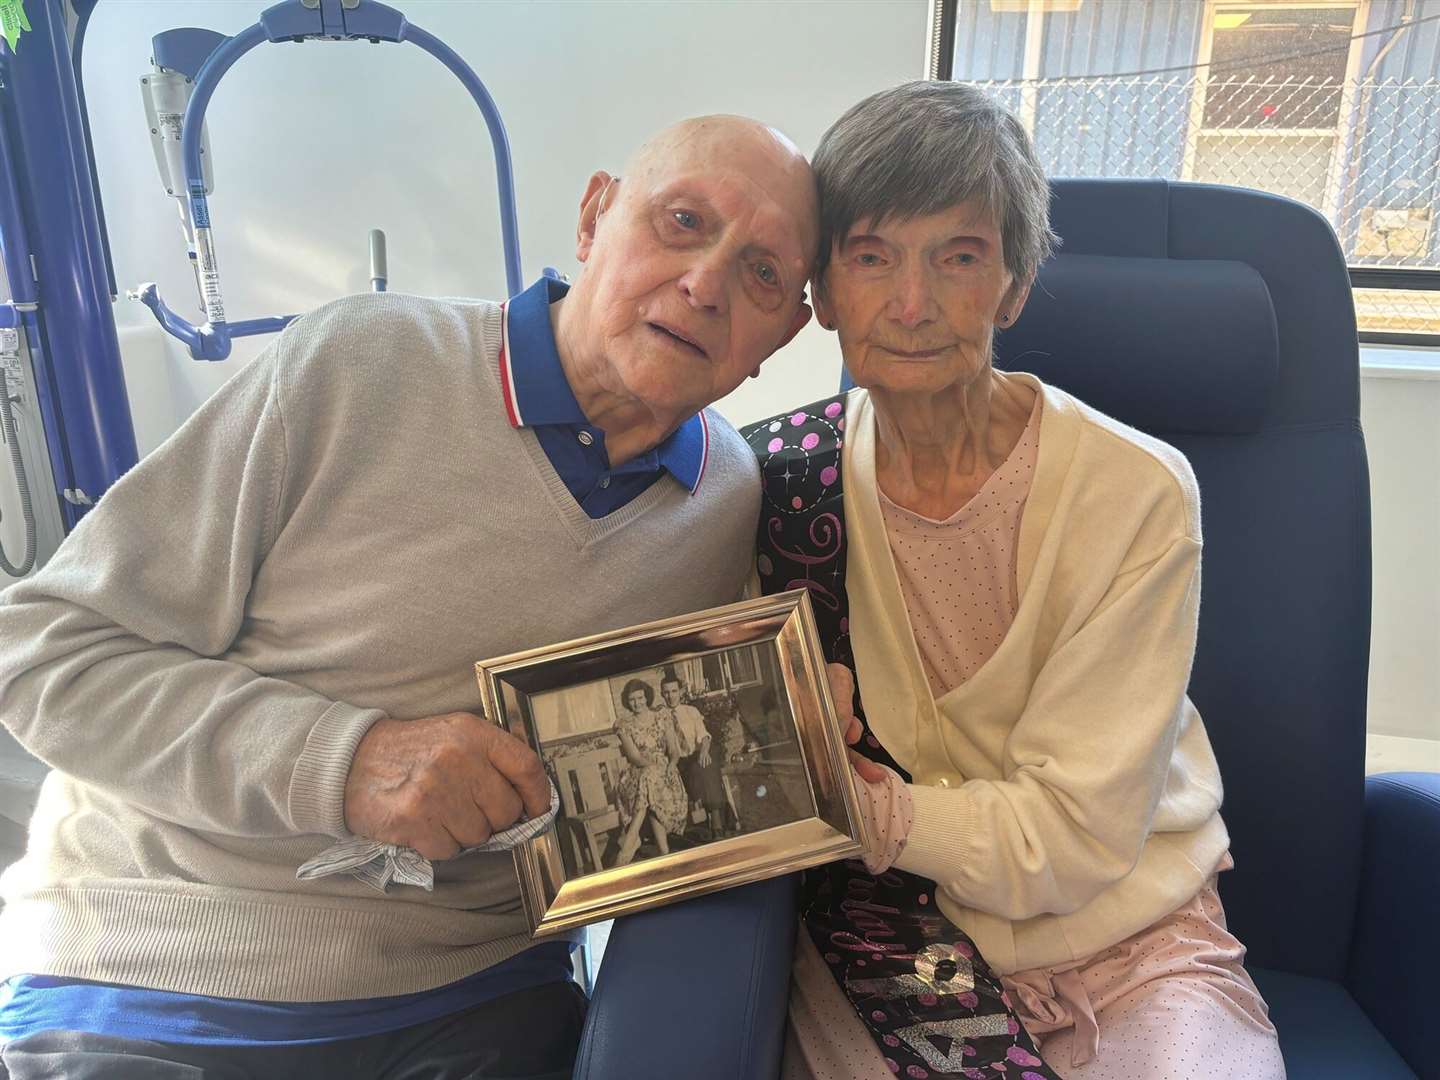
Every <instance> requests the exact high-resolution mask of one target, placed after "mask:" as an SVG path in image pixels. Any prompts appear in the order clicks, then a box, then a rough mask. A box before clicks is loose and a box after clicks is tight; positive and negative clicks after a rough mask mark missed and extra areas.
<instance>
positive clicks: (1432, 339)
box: [925, 0, 1440, 348]
mask: <svg viewBox="0 0 1440 1080" xmlns="http://www.w3.org/2000/svg"><path fill="white" fill-rule="evenodd" d="M972 2H974V3H983V2H984V0H972ZM1246 6H1252V5H1249V4H1248V2H1247V0H1206V7H1207V8H1209V9H1211V11H1214V10H1219V9H1224V8H1243V7H1246ZM1267 6H1274V7H1354V8H1355V11H1356V23H1357V25H1359V20H1360V19H1361V18H1362V16H1363V14H1364V13H1365V11H1366V10H1367V9H1368V8H1369V6H1370V4H1369V0H1281V2H1279V3H1275V4H1273V5H1267ZM959 13H960V0H930V17H929V20H928V41H927V42H926V50H925V55H926V70H925V77H926V78H928V79H932V80H943V81H945V82H949V81H950V80H951V79H953V78H954V73H955V30H956V25H957V21H958V18H959ZM1213 34H1214V30H1213V19H1209V18H1207V19H1206V21H1205V29H1204V31H1203V35H1204V36H1203V38H1202V41H1201V53H1202V55H1201V56H1200V57H1199V58H1198V62H1202V63H1203V62H1205V61H1207V60H1208V59H1209V55H1208V54H1209V51H1210V41H1211V39H1212V37H1213ZM1356 55H1358V54H1357V50H1355V49H1354V48H1352V49H1351V57H1350V59H1349V63H1347V69H1348V68H1350V67H1353V66H1354V62H1355V56H1356ZM1342 108H1343V106H1342ZM1193 113H1194V103H1192V115H1193ZM1327 220H1328V219H1327ZM1332 228H1333V226H1332ZM1348 270H1349V272H1350V289H1351V292H1352V294H1353V293H1354V291H1355V290H1357V289H1403V290H1406V291H1408V292H1440V267H1387V266H1360V265H1350V266H1348ZM1359 339H1360V343H1361V344H1363V345H1415V346H1421V347H1425V348H1436V347H1440V333H1435V334H1424V333H1419V332H1391V331H1384V330H1360V331H1359Z"/></svg>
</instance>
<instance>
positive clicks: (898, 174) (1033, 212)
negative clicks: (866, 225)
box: [813, 82, 1060, 281]
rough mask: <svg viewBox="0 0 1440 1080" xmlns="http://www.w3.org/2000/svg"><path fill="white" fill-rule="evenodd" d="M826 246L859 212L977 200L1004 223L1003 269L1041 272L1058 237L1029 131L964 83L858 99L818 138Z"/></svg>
mask: <svg viewBox="0 0 1440 1080" xmlns="http://www.w3.org/2000/svg"><path fill="white" fill-rule="evenodd" d="M813 165H814V168H815V175H816V177H817V178H818V180H819V185H820V252H819V255H818V257H817V259H816V277H817V278H818V277H819V276H820V275H822V274H823V273H824V272H825V268H826V266H827V265H829V262H830V251H831V248H832V246H833V245H834V243H835V242H836V241H841V240H844V238H845V237H846V236H847V235H848V234H849V232H850V230H851V229H853V228H854V227H855V225H856V224H857V223H859V222H862V221H871V222H873V223H875V224H876V225H879V224H881V223H883V222H885V221H887V220H889V219H892V218H910V217H923V216H925V215H928V214H935V213H939V212H940V211H942V210H948V209H950V208H951V207H954V206H958V205H959V204H961V203H964V202H969V201H971V200H974V201H975V202H976V203H977V204H978V205H979V206H980V208H981V209H983V210H986V211H988V212H989V213H990V214H991V215H992V216H993V217H994V220H995V222H996V223H997V224H998V225H999V228H1000V239H1001V242H1002V244H1003V245H1004V249H1005V266H1006V269H1008V270H1009V271H1010V273H1011V274H1012V275H1013V276H1014V278H1015V279H1016V280H1017V281H1028V280H1030V279H1031V278H1032V277H1034V276H1035V271H1036V270H1037V269H1038V268H1039V266H1040V264H1041V263H1042V262H1044V261H1045V259H1046V258H1047V257H1048V256H1049V255H1050V253H1051V252H1052V251H1053V250H1054V249H1055V245H1056V244H1058V243H1059V241H1060V238H1059V237H1058V236H1056V235H1055V234H1054V233H1053V232H1051V230H1050V185H1049V183H1048V182H1047V181H1046V179H1045V172H1044V170H1043V169H1042V168H1041V167H1040V162H1039V160H1038V159H1037V158H1036V156H1035V148H1034V146H1033V145H1032V144H1031V142H1030V136H1029V134H1028V133H1027V132H1026V131H1025V128H1024V127H1022V126H1021V124H1020V121H1019V120H1017V119H1016V118H1015V116H1014V114H1012V113H1011V112H1010V110H1008V109H1007V108H1005V106H1004V105H1002V104H1001V103H1000V102H999V101H997V100H996V99H995V98H992V97H991V96H990V95H988V94H986V93H985V92H984V91H983V90H980V89H978V88H976V87H974V86H970V85H967V84H966V83H957V82H909V83H902V84H901V85H900V86H896V87H893V88H891V89H889V90H882V91H880V93H878V94H872V95H871V96H870V97H868V98H866V99H865V100H864V101H862V102H860V103H859V104H858V105H855V106H854V107H852V108H851V109H850V110H849V111H848V112H847V113H845V115H844V116H842V117H840V119H839V120H837V121H835V123H834V125H833V126H832V127H831V128H830V130H829V131H827V132H826V133H825V135H824V137H823V138H822V139H821V140H820V147H819V149H817V150H816V151H815V158H814V161H813Z"/></svg>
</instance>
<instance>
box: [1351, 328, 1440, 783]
mask: <svg viewBox="0 0 1440 1080" xmlns="http://www.w3.org/2000/svg"><path fill="white" fill-rule="evenodd" d="M1366 359H1367V361H1368V364H1367V367H1366V368H1364V369H1363V370H1362V375H1363V377H1362V378H1361V380H1360V418H1361V422H1362V424H1363V425H1364V428H1365V446H1366V451H1367V452H1368V454H1369V457H1370V506H1371V510H1370V514H1371V530H1372V551H1373V553H1374V587H1373V590H1374V591H1373V595H1374V600H1373V608H1372V610H1373V617H1372V628H1371V635H1370V711H1369V725H1370V731H1371V732H1372V733H1373V734H1375V735H1379V736H1381V737H1382V738H1383V737H1389V738H1396V737H1399V738H1410V739H1430V740H1440V483H1437V477H1440V356H1437V355H1436V354H1435V352H1434V351H1433V350H1431V351H1428V352H1422V351H1420V350H1413V351H1408V352H1407V351H1400V350H1382V349H1368V350H1367V356H1366ZM1434 746H1435V744H1434V743H1432V744H1431V747H1432V748H1433V747H1434ZM1381 749H1388V750H1391V751H1394V752H1399V751H1402V750H1403V751H1406V753H1405V755H1404V757H1403V758H1402V759H1401V760H1400V762H1399V763H1401V764H1404V765H1405V767H1419V765H1420V764H1422V763H1425V762H1424V758H1423V755H1424V754H1427V753H1428V754H1430V755H1431V756H1432V757H1433V756H1434V751H1433V749H1432V750H1426V749H1425V748H1423V747H1407V746H1406V745H1405V744H1404V743H1397V744H1390V746H1389V747H1384V746H1382V747H1381ZM1375 750H1376V748H1375V747H1373V746H1372V751H1375ZM1416 754H1419V755H1421V756H1420V757H1418V758H1417V757H1416V756H1415V755H1416ZM1437 760H1440V759H1437ZM1412 762H1414V763H1413V764H1412ZM1426 767H1432V766H1430V765H1429V764H1428V763H1427V764H1426Z"/></svg>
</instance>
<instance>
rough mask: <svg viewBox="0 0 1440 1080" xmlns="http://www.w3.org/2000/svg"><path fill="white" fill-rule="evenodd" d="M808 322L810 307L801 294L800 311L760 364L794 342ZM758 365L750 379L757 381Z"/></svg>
mask: <svg viewBox="0 0 1440 1080" xmlns="http://www.w3.org/2000/svg"><path fill="white" fill-rule="evenodd" d="M809 321H810V305H809V304H807V303H806V302H805V295H804V294H803V293H802V294H801V295H800V309H799V310H798V311H796V312H795V317H794V318H793V319H791V320H790V326H789V328H788V329H787V330H786V331H785V335H784V336H783V337H782V338H781V339H780V341H779V342H778V343H777V344H776V346H775V348H773V349H771V350H770V351H769V352H768V353H766V354H765V359H764V360H761V361H760V364H763V363H765V360H769V359H770V357H772V356H774V355H775V354H776V353H777V352H779V351H780V350H781V349H783V348H784V347H785V346H786V345H789V344H790V342H791V341H793V340H794V338H795V335H796V334H798V333H799V332H800V331H801V330H803V329H805V324H806V323H808V322H809ZM760 364H757V365H755V370H754V371H752V372H751V373H750V378H752V379H758V378H759V377H760Z"/></svg>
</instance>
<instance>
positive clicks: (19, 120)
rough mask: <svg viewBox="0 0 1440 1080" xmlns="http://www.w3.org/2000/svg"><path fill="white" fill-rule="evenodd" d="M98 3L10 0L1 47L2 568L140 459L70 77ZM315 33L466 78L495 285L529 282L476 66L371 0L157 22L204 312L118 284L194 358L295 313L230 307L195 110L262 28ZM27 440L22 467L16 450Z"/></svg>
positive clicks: (170, 159) (168, 167)
mask: <svg viewBox="0 0 1440 1080" xmlns="http://www.w3.org/2000/svg"><path fill="white" fill-rule="evenodd" d="M10 2H11V3H12V4H13V3H14V2H15V0H10ZM98 3H99V0H24V3H23V6H21V7H20V8H19V10H20V11H22V12H23V14H24V17H25V23H26V24H28V28H27V29H25V30H23V31H22V32H21V33H20V35H19V37H18V39H17V41H16V44H15V47H14V48H13V49H12V48H10V47H9V45H8V44H6V45H0V262H3V264H4V267H5V276H6V279H7V283H8V289H9V299H8V301H5V302H3V303H0V371H3V373H4V374H3V376H0V388H3V389H4V393H3V394H0V398H4V401H3V402H0V404H3V406H4V409H3V415H0V430H3V432H4V441H5V443H6V445H7V447H8V448H9V456H10V458H11V461H12V464H13V466H14V469H15V472H16V478H17V481H18V483H19V486H20V494H21V502H22V507H23V513H24V515H25V518H26V544H25V546H26V553H25V554H24V555H22V556H21V557H20V559H19V560H18V561H17V560H12V559H10V558H8V557H6V555H5V553H4V552H3V550H0V559H3V560H4V561H3V563H0V570H3V571H5V572H6V573H8V574H23V573H24V572H25V571H26V570H28V569H29V566H30V564H33V563H34V562H35V561H36V555H37V543H38V544H40V545H41V546H45V542H46V541H48V547H49V548H51V549H53V547H54V546H55V545H56V544H58V543H59V540H60V534H61V533H63V532H68V531H69V529H71V528H73V527H74V526H75V524H76V523H78V521H79V520H80V518H81V517H82V516H83V515H84V514H85V511H86V510H87V509H88V508H89V507H90V506H92V505H94V503H95V501H96V500H97V499H98V498H99V497H100V496H101V495H102V494H104V492H105V491H106V490H107V489H108V488H109V487H110V485H111V484H113V483H114V482H115V481H116V480H117V479H119V477H120V476H121V475H122V474H123V473H124V472H125V471H126V470H127V469H129V468H130V467H131V466H132V465H134V464H135V462H136V460H137V458H138V454H137V450H136V444H135V433H134V428H133V425H132V423H131V417H130V409H129V402H128V399H127V397H126V391H125V378H124V374H123V371H122V368H121V363H120V348H119V341H118V337H117V334H116V328H115V320H114V316H113V314H112V311H111V306H110V305H111V304H112V303H113V302H114V301H115V300H116V299H117V297H118V290H117V289H116V285H115V277H114V270H113V267H112V265H111V261H110V251H109V242H108V239H107V236H106V232H105V223H104V209H103V207H102V205H101V201H100V196H99V188H98V184H97V181H96V176H95V169H94V154H93V148H92V145H91V140H90V132H89V125H88V121H87V118H86V112H85V101H84V89H83V85H82V83H81V79H80V60H81V55H82V51H83V48H84V41H85V31H86V27H87V25H88V22H89V19H90V16H91V13H92V12H93V11H94V9H95V7H96V6H97V5H98ZM7 29H11V30H12V32H13V28H10V27H7ZM312 39H320V40H326V41H368V42H372V43H379V42H382V41H393V42H401V41H408V42H412V43H413V44H415V45H416V46H418V47H419V48H421V49H423V50H424V51H425V52H427V53H429V54H430V55H431V56H433V57H435V58H436V59H437V60H439V61H440V62H441V63H442V64H444V65H445V67H446V68H448V69H449V70H450V71H451V72H452V73H453V74H454V75H455V76H456V78H458V79H459V80H460V82H461V83H462V84H463V85H464V86H465V89H466V90H467V91H468V92H469V94H470V96H471V97H472V98H473V99H474V101H475V103H476V104H477V105H478V106H479V108H480V111H481V113H482V114H483V116H484V117H485V123H486V126H487V127H488V128H489V131H490V140H491V144H492V146H493V148H494V153H495V170H496V175H497V180H498V189H499V201H500V226H501V236H502V242H503V246H504V259H505V281H506V287H507V290H508V291H509V293H510V294H511V295H513V294H515V293H517V292H519V291H520V289H521V288H522V277H521V267H520V241H519V230H518V227H517V224H516V213H515V195H514V175H513V170H512V168H511V163H510V146H509V141H508V139H507V138H506V135H505V128H504V125H503V123H502V122H501V119H500V113H499V110H498V109H497V108H496V106H495V102H494V100H493V99H492V98H491V96H490V94H489V92H488V91H487V90H486V89H485V86H484V84H483V83H482V82H481V81H480V79H479V78H478V77H477V76H476V74H475V72H474V71H472V70H471V69H470V67H469V66H468V65H467V64H466V63H465V61H464V60H462V59H461V58H460V57H459V56H458V55H457V54H456V53H455V52H454V51H453V50H452V49H450V48H449V47H448V46H447V45H445V43H444V42H442V41H440V40H439V39H438V38H436V37H435V36H434V35H433V34H430V33H428V32H427V31H425V30H423V29H421V28H420V27H418V26H415V25H414V24H412V23H411V22H409V21H408V20H407V19H406V18H405V16H404V15H403V14H401V13H400V12H399V11H396V10H395V9H394V8H391V7H388V6H386V5H385V4H382V3H378V2H376V0H285V2H283V3H279V4H276V5H275V6H273V7H271V8H268V9H267V10H265V11H263V12H262V13H261V15H260V18H259V20H258V21H257V22H256V23H255V24H254V25H252V26H250V27H248V28H246V29H245V30H242V31H241V32H240V33H238V34H235V35H234V36H231V37H226V36H224V35H222V34H218V33H216V32H214V31H211V30H203V29H196V28H191V27H186V28H181V29H176V30H170V31H166V32H164V33H161V34H159V35H157V36H156V37H155V38H154V39H153V51H154V55H153V63H154V70H153V71H152V72H151V73H150V74H149V75H148V76H146V78H145V79H143V80H142V88H143V89H144V90H145V94H146V108H147V114H148V116H149V118H150V123H151V134H152V138H153V141H154V143H155V147H156V158H157V163H158V165H159V167H160V171H161V175H162V177H164V178H165V180H166V188H167V190H168V191H169V193H170V194H171V195H173V196H174V197H176V198H177V199H178V200H179V201H180V210H181V213H180V217H181V222H182V227H183V229H184V233H185V239H186V244H187V248H188V251H189V255H190V258H191V259H192V261H193V263H194V268H195V274H196V282H197V285H198V288H199V293H200V301H201V307H202V310H203V312H204V316H205V319H204V322H203V323H202V324H201V325H198V326H197V325H194V324H192V323H191V322H189V321H187V320H186V319H185V318H183V317H182V316H181V315H179V314H177V313H176V312H175V311H174V310H173V309H172V308H171V307H170V306H169V305H167V304H166V303H165V301H164V300H162V299H161V297H160V295H159V293H158V292H157V290H156V288H155V285H154V284H153V283H147V284H143V285H141V286H139V288H138V289H135V290H131V291H129V293H128V295H130V296H131V297H132V298H133V299H137V300H139V301H140V302H142V303H144V304H145V305H146V306H147V307H149V308H150V310H151V311H153V312H154V313H155V317H156V319H157V320H159V322H160V324H161V326H163V327H164V328H165V330H166V331H167V332H169V333H170V334H172V335H173V336H175V337H176V338H179V339H180V340H181V341H183V342H185V344H186V345H187V346H188V347H189V350H190V354H191V355H192V356H193V357H195V359H197V360H223V359H225V358H226V357H227V356H228V355H229V354H230V347H231V342H232V340H233V339H235V338H237V337H244V336H247V335H252V334H264V333H270V332H273V331H277V330H280V329H281V328H283V327H284V326H285V325H286V324H287V323H288V322H290V320H292V319H294V318H295V317H296V316H295V315H293V314H292V315H274V316H266V317H261V318H252V319H242V320H239V321H233V322H232V321H230V320H229V319H227V316H226V312H225V303H224V297H223V294H222V291H221V287H220V272H219V266H218V262H217V259H216V254H215V243H214V235H213V224H214V223H213V220H212V216H211V213H210V208H209V205H208V202H207V193H208V191H209V189H210V185H209V182H208V179H207V172H208V170H207V168H206V167H205V145H204V138H205V127H204V120H205V111H206V108H207V107H208V105H209V103H210V99H211V97H212V96H213V94H214V92H215V88H216V87H217V85H218V84H219V82H220V80H221V79H222V78H223V77H224V75H225V73H226V72H227V71H229V70H230V68H231V67H232V66H233V65H234V64H235V62H236V61H237V60H239V59H240V58H241V57H242V56H244V55H245V54H246V53H247V52H249V51H250V50H251V49H253V48H255V47H256V46H257V45H260V44H262V43H264V42H267V41H270V42H299V41H307V40H312ZM371 256H372V283H373V284H374V286H375V288H376V289H377V290H378V289H383V288H384V285H385V281H384V277H385V271H384V268H383V264H384V239H383V236H382V235H377V234H373V233H372V236H371ZM12 413H13V414H14V416H12ZM17 421H18V422H17ZM26 437H28V440H29V446H28V449H29V450H30V455H29V456H30V457H31V461H30V465H31V468H30V469H29V470H28V471H27V469H26V467H25V466H26V462H25V460H24V456H25V455H22V452H21V450H22V446H24V445H25V443H24V439H25V438H26ZM37 448H38V450H39V452H38V453H37V452H36V451H37ZM41 472H48V474H49V477H48V479H49V480H51V481H52V483H51V484H50V485H49V486H53V489H54V491H55V495H56V505H55V509H54V511H51V509H50V507H49V500H48V498H46V497H45V496H44V495H41V494H37V493H36V492H35V490H34V489H36V488H40V487H43V486H46V485H42V484H40V483H39V482H38V477H37V476H36V474H37V473H41ZM47 525H48V528H47ZM46 533H48V534H49V535H48V536H47V535H45V534H46ZM37 535H38V539H37ZM42 561H43V559H42ZM0 581H3V579H0Z"/></svg>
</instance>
